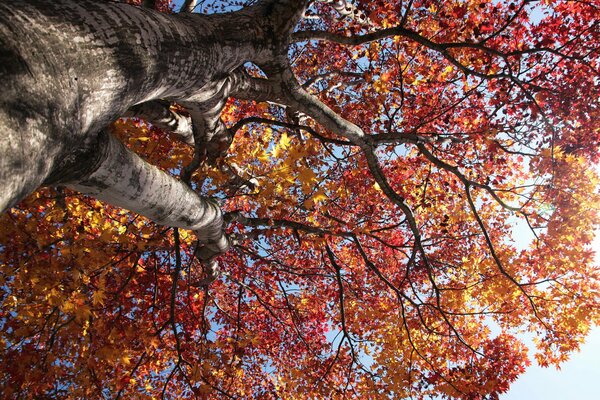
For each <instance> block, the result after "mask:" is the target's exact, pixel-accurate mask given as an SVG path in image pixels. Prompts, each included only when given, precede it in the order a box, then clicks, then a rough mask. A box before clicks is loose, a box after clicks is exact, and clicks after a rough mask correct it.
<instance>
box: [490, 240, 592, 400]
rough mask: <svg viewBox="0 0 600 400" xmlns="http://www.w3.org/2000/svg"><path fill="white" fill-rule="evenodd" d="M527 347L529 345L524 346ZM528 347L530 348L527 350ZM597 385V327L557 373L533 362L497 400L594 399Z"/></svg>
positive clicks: (552, 368) (553, 369)
mask: <svg viewBox="0 0 600 400" xmlns="http://www.w3.org/2000/svg"><path fill="white" fill-rule="evenodd" d="M592 248H593V249H594V250H596V266H600V231H596V238H595V240H594V243H593V245H592ZM528 346H529V344H528ZM529 347H531V346H529ZM599 385H600V326H596V327H595V328H593V329H592V331H591V333H590V335H589V336H588V337H587V339H586V341H585V344H584V345H583V346H581V350H580V352H578V353H575V354H572V355H571V358H570V359H569V361H567V362H566V363H564V364H563V365H562V366H561V369H560V370H556V368H554V367H550V368H541V367H540V366H538V365H537V364H536V363H535V361H533V362H532V365H531V366H530V367H529V368H528V369H527V371H526V372H525V373H524V374H523V375H522V376H521V377H520V378H519V379H517V381H516V382H515V383H513V385H512V386H511V388H510V390H509V392H508V393H507V394H505V395H504V396H500V399H501V400H571V399H573V400H575V399H582V400H587V399H597V398H599V396H598V391H599V390H598V386H599Z"/></svg>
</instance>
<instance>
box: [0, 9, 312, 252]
mask: <svg viewBox="0 0 600 400" xmlns="http://www.w3.org/2000/svg"><path fill="white" fill-rule="evenodd" d="M304 3H305V1H301V0H265V1H262V2H259V3H258V4H256V5H254V6H252V7H247V8H245V9H243V10H241V11H238V12H234V13H228V14H216V15H210V16H206V15H198V14H190V13H185V14H181V15H165V14H160V13H158V12H155V11H153V10H149V9H146V8H140V7H134V6H130V5H127V4H123V3H113V2H107V3H104V2H99V1H90V0H77V1H75V0H57V1H43V0H17V1H11V2H2V3H0V92H1V93H2V97H1V98H0V187H2V191H1V192H0V212H2V211H4V210H6V209H7V208H9V207H12V206H14V205H15V204H16V203H17V202H18V201H19V200H21V199H22V198H23V197H25V196H26V195H27V194H29V193H31V192H32V191H34V190H35V189H37V188H38V187H39V186H41V185H44V184H47V185H50V184H51V185H66V186H69V187H71V188H74V189H76V190H79V191H82V192H83V193H86V194H90V195H92V196H95V197H97V198H100V199H103V200H106V201H107V202H109V203H112V204H114V205H117V206H121V207H125V208H128V209H130V210H133V211H136V212H138V213H140V214H143V215H145V216H148V217H149V218H151V219H153V220H155V221H156V222H158V223H161V224H165V225H169V226H176V227H181V228H187V229H194V230H196V231H197V234H198V236H199V238H200V239H201V241H203V242H205V243H211V246H213V247H215V248H217V249H219V248H221V249H223V248H226V246H227V243H226V239H224V236H223V234H222V217H221V212H220V211H219V209H218V207H216V205H215V204H214V202H211V201H209V200H206V199H202V198H201V197H200V196H198V195H196V194H195V193H194V192H192V191H191V190H190V189H189V188H188V187H187V185H185V184H184V183H182V182H181V181H179V180H177V179H175V178H173V177H171V176H168V175H166V174H164V173H162V172H161V171H159V170H158V169H157V168H156V167H154V166H151V165H149V164H147V163H146V162H145V161H143V160H142V159H141V158H139V157H138V156H136V155H135V154H133V153H131V152H130V151H129V150H128V149H126V148H125V147H124V146H123V145H121V144H119V143H118V142H117V141H116V139H115V138H114V137H112V136H111V135H110V134H109V133H107V132H108V130H107V126H108V125H109V124H110V123H112V122H113V121H114V120H116V119H117V118H119V117H121V116H123V115H125V114H126V112H127V110H129V109H130V108H131V107H133V106H135V105H137V104H142V103H146V102H148V101H152V100H156V99H166V100H169V101H180V102H182V103H186V102H187V103H189V104H193V105H195V106H196V108H198V109H203V107H202V103H205V104H206V106H207V107H204V109H205V110H210V112H211V115H210V118H211V120H210V122H211V124H212V125H215V124H216V125H215V126H220V125H219V122H220V120H218V115H215V112H216V113H218V112H220V110H219V109H218V107H216V108H215V106H214V105H215V104H221V103H222V102H223V101H224V100H223V99H222V98H217V99H214V97H215V96H216V95H217V94H216V92H215V91H214V86H215V84H218V83H219V82H222V81H223V79H224V78H226V77H227V76H229V74H231V73H232V72H233V71H234V70H236V69H237V68H238V67H240V66H241V65H243V64H244V63H245V62H247V61H252V62H255V63H257V64H268V63H269V60H271V59H272V58H273V57H275V56H276V55H280V54H282V53H285V49H286V43H287V41H289V37H290V35H291V29H292V28H293V26H294V25H295V22H296V21H297V19H298V18H299V17H300V15H301V14H302V11H303V9H304ZM220 96H222V94H220ZM203 117H204V119H206V115H203ZM212 125H211V126H212ZM215 243H217V244H216V245H215Z"/></svg>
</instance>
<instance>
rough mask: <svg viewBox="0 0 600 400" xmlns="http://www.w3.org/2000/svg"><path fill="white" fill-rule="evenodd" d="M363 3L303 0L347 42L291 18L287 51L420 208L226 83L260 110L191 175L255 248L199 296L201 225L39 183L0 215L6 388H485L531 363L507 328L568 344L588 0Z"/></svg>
mask: <svg viewBox="0 0 600 400" xmlns="http://www.w3.org/2000/svg"><path fill="white" fill-rule="evenodd" d="M354 4H355V5H356V9H357V10H359V11H360V12H361V13H363V14H364V15H365V16H366V19H367V21H368V22H366V23H365V22H364V21H363V22H361V21H362V20H360V19H352V18H345V19H339V18H337V15H336V14H335V12H334V11H332V10H331V9H330V8H328V7H327V4H322V3H316V4H314V5H313V6H312V8H311V9H310V11H311V13H312V14H311V15H314V16H316V17H315V18H308V19H305V20H303V22H302V23H301V25H300V26H299V27H298V31H299V32H306V31H310V32H314V31H317V30H327V31H328V32H333V33H334V34H335V35H336V36H335V37H332V38H331V40H327V41H322V40H301V34H297V35H298V37H299V38H300V39H299V40H298V41H297V43H296V44H295V45H293V46H292V48H291V49H290V60H292V61H293V68H294V71H295V73H296V75H297V77H298V80H299V81H300V82H301V83H303V84H304V86H305V87H306V88H307V90H309V91H310V92H311V93H313V94H314V95H316V96H318V97H319V98H320V99H321V100H322V101H323V102H324V103H326V104H327V105H328V106H329V107H330V108H331V109H332V110H334V111H335V112H336V113H338V114H339V115H340V116H342V117H343V118H345V119H347V120H349V121H352V122H353V123H355V124H357V125H358V126H360V127H361V128H362V129H363V130H364V131H365V132H367V133H368V134H369V135H372V136H373V137H377V138H379V139H380V142H378V146H377V148H376V150H375V154H376V155H377V157H378V159H379V164H380V166H381V170H382V171H383V173H384V174H385V176H386V178H387V182H388V183H389V186H390V187H391V189H393V191H394V192H395V193H397V195H398V196H400V197H401V198H402V199H403V201H404V202H405V203H406V205H407V206H408V207H409V209H410V210H411V212H412V213H411V214H410V215H407V214H406V213H405V212H403V211H402V210H401V209H399V208H398V207H397V206H396V205H395V204H394V203H393V202H392V201H390V199H389V196H388V195H387V193H386V191H385V190H386V189H385V188H382V187H381V185H380V184H379V183H378V182H377V181H376V179H375V178H374V177H373V175H372V174H371V173H370V172H369V170H370V169H369V165H368V161H367V159H366V157H365V156H364V154H363V153H362V152H361V151H359V150H358V149H357V148H356V147H354V146H351V145H350V144H349V143H348V142H346V141H345V140H343V139H341V138H339V137H337V136H335V135H334V134H332V133H331V132H328V131H326V130H325V129H324V128H323V127H322V126H320V125H318V124H316V123H315V122H314V121H312V120H311V119H309V118H303V116H300V120H299V122H297V123H296V126H295V127H291V128H290V127H285V128H284V127H282V124H281V122H285V121H288V119H287V118H289V116H286V112H285V110H284V109H283V108H282V107H280V106H278V105H275V104H266V103H254V102H249V101H238V100H231V101H230V102H229V103H228V105H227V107H226V110H225V111H224V113H223V119H224V121H225V123H226V124H227V125H228V126H232V125H234V124H235V123H236V122H237V121H240V120H242V119H244V118H248V117H253V118H254V120H253V121H254V122H252V123H248V124H245V125H243V126H242V127H240V129H239V130H238V131H237V132H236V136H235V139H234V142H233V144H232V146H231V148H230V149H229V151H228V154H227V156H226V157H224V159H222V160H220V166H217V167H210V166H206V165H204V166H202V167H201V168H200V169H199V170H198V171H197V172H196V173H195V175H194V176H193V178H192V184H193V187H194V188H195V189H196V190H197V191H199V192H201V193H202V194H203V195H210V196H214V197H217V198H219V199H221V201H222V207H223V209H224V210H225V212H226V216H227V220H228V221H229V225H228V231H229V232H230V233H234V234H236V235H237V237H238V238H244V239H243V240H241V241H240V243H239V244H238V245H237V246H236V247H235V248H234V249H232V250H231V251H230V252H229V253H227V254H225V255H224V256H222V257H221V258H220V265H221V268H222V270H223V274H222V275H221V276H220V278H219V279H217V280H216V281H215V282H214V283H213V284H212V285H211V286H209V287H208V288H204V287H199V286H198V284H197V282H199V281H201V280H202V278H203V277H204V271H203V267H202V265H200V263H198V262H197V261H196V260H195V259H194V257H193V253H194V250H195V246H196V245H195V242H194V237H193V235H192V234H191V233H190V232H186V231H182V230H173V229H169V228H165V227H161V226H157V225H155V224H154V223H152V222H151V221H148V220H146V219H145V218H143V217H140V216H136V215H132V214H130V213H128V212H126V211H124V210H119V209H115V208H113V207H111V206H108V205H105V204H100V203H99V202H98V201H96V200H93V199H89V198H85V197H83V196H81V195H78V194H77V193H73V192H70V191H68V190H62V189H53V188H48V189H43V190H40V191H39V192H37V193H35V194H34V195H32V196H30V197H29V198H28V199H26V200H25V201H23V202H22V203H21V204H20V205H19V206H18V207H16V208H13V209H12V210H10V211H9V212H8V213H7V214H5V215H3V216H2V217H1V221H0V304H1V307H0V354H1V355H0V357H1V358H2V360H3V361H4V362H3V363H2V366H0V392H2V393H3V394H4V395H5V396H7V397H9V398H10V397H18V396H19V395H20V396H23V395H25V396H29V397H36V398H43V397H44V396H46V397H52V398H60V397H64V398H95V397H102V396H103V397H107V398H109V397H110V398H112V397H117V398H118V397H121V396H124V397H132V396H134V397H135V398H148V399H150V398H155V397H160V396H163V397H167V398H209V397H210V398H221V397H223V398H261V399H262V398H349V397H350V398H351V397H357V398H359V397H365V396H366V397H369V398H377V397H381V398H388V397H393V398H408V397H410V398H426V397H427V396H442V397H446V398H466V399H483V398H497V396H498V394H499V393H502V392H505V391H506V390H507V389H508V387H509V385H510V383H511V382H512V381H514V380H515V379H516V377H517V376H518V375H519V374H520V373H522V372H523V371H524V369H525V367H526V366H527V365H528V364H529V359H528V352H527V349H526V348H525V346H524V345H523V344H522V343H521V342H520V341H519V339H518V338H517V337H516V336H515V335H516V334H518V333H521V332H531V333H532V334H534V335H535V336H536V338H537V339H536V340H537V342H536V345H537V353H536V356H537V358H538V362H540V363H541V364H543V365H548V364H555V365H559V364H560V363H561V362H563V361H564V360H566V358H567V357H568V354H569V353H570V352H572V351H574V350H577V349H578V346H579V345H580V343H581V342H582V340H583V338H584V337H585V335H586V333H587V332H588V331H589V329H590V327H591V326H592V325H594V324H596V323H598V321H599V320H600V313H599V310H600V296H599V294H600V286H599V285H600V276H599V272H598V269H597V267H595V266H594V264H593V256H594V254H593V252H592V251H591V249H590V243H591V240H592V235H593V227H594V226H597V225H598V209H599V207H600V198H599V195H598V193H597V190H598V175H597V173H596V172H595V171H594V169H593V168H592V166H593V165H594V163H596V162H597V161H598V148H599V146H598V144H599V142H600V127H599V126H598V121H599V119H598V104H597V99H598V98H600V93H598V91H599V88H598V85H597V82H598V78H599V73H598V68H599V67H600V65H599V59H598V53H597V52H598V43H599V39H600V38H599V37H598V35H599V32H598V27H597V24H596V25H595V24H594V21H597V20H598V17H599V15H598V10H597V7H595V6H594V5H593V4H591V3H586V2H559V1H544V2H543V3H540V4H538V3H534V4H531V3H530V2H528V1H524V2H517V1H515V2H494V1H481V0H470V1H443V2H441V1H429V0H414V1H398V2H395V1H366V0H364V1H363V0H361V1H358V2H356V3H354ZM386 30H390V31H389V32H388V31H386ZM384 33H385V34H384ZM351 35H352V36H354V37H355V38H358V39H356V42H355V43H353V45H348V44H347V43H344V40H345V39H344V38H347V37H350V36H351ZM368 35H372V36H376V37H375V39H378V40H375V41H373V40H364V43H363V41H362V39H360V38H365V37H368ZM378 35H380V36H378ZM324 60H330V61H328V62H324ZM269 120H270V121H279V122H277V123H272V124H270V123H265V121H269ZM285 125H286V126H290V125H291V124H289V123H286V124H285ZM114 131H115V133H116V134H118V135H119V136H120V137H121V138H122V139H123V141H124V142H125V143H127V144H128V145H129V146H130V147H131V148H133V149H134V150H135V151H136V152H138V153H139V154H142V155H143V156H144V157H145V158H146V159H148V160H149V161H150V162H152V163H153V164H155V165H158V166H160V167H161V168H163V169H165V170H166V171H170V172H172V173H174V174H176V173H177V172H178V171H180V170H181V169H182V168H183V167H184V166H185V165H187V164H188V163H189V162H190V160H191V158H192V151H193V150H192V149H191V148H189V147H187V146H186V145H183V144H181V143H178V142H177V141H176V140H173V138H172V137H169V135H168V133H165V132H161V131H159V130H157V129H156V128H154V127H151V126H149V125H147V124H145V123H143V122H142V121H139V120H135V119H130V120H121V121H119V122H117V123H116V124H115V127H114ZM411 135H413V136H411ZM399 137H400V138H407V139H406V140H405V141H399V140H398V138H399ZM414 137H418V139H415V140H412V139H410V138H414ZM386 138H387V139H386ZM409 139H410V140H409ZM411 140H412V141H411ZM222 166H229V167H227V168H223V167H222ZM232 166H235V169H236V170H237V171H238V172H240V174H242V175H243V176H242V178H244V179H245V180H246V181H250V180H252V182H254V184H253V185H248V184H245V185H239V184H233V183H232V178H231V174H228V173H226V172H224V171H231V169H232ZM235 182H238V181H235ZM238 183H239V182H238ZM409 219H414V222H415V224H416V226H417V228H418V235H419V237H418V238H417V237H416V236H417V235H416V233H415V231H414V230H413V229H412V228H411V225H410V223H409ZM515 226H521V227H524V228H522V229H515ZM519 236H520V237H519ZM515 240H517V241H520V242H521V244H520V245H516V244H515Z"/></svg>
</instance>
